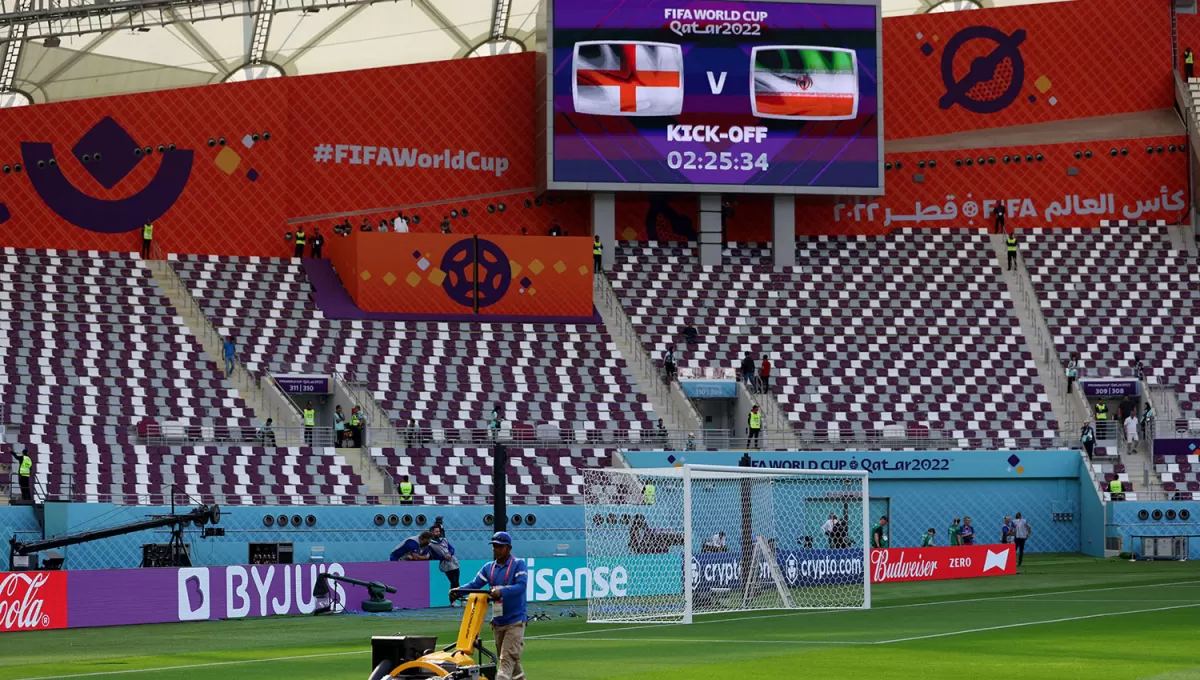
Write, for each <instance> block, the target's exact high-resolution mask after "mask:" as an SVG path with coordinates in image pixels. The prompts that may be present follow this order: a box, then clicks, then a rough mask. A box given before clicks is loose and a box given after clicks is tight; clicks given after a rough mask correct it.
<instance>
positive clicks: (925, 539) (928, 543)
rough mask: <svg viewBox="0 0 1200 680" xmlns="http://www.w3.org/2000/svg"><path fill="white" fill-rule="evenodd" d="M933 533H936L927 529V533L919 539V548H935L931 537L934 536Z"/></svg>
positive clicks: (931, 528)
mask: <svg viewBox="0 0 1200 680" xmlns="http://www.w3.org/2000/svg"><path fill="white" fill-rule="evenodd" d="M934 533H936V532H935V531H934V530H933V527H930V528H929V531H926V532H925V535H924V536H922V537H921V547H922V548H933V547H935V546H934V545H933V535H934Z"/></svg>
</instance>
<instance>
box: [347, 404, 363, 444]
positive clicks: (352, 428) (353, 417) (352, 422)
mask: <svg viewBox="0 0 1200 680" xmlns="http://www.w3.org/2000/svg"><path fill="white" fill-rule="evenodd" d="M361 423H362V420H361V419H360V418H359V415H358V407H357V406H353V407H351V408H350V418H349V419H347V420H346V430H347V431H348V432H349V433H350V446H352V447H354V448H356V449H357V448H361V447H362V444H360V443H359V441H360V439H359V438H360V437H361V436H362V435H361V434H360V432H361V430H360V428H359V425H360V424H361Z"/></svg>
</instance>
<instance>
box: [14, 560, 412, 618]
mask: <svg viewBox="0 0 1200 680" xmlns="http://www.w3.org/2000/svg"><path fill="white" fill-rule="evenodd" d="M323 572H328V573H330V574H336V575H339V576H349V577H350V578H355V579H359V580H362V581H379V582H381V583H386V584H388V585H391V586H395V587H396V589H397V590H398V592H397V593H395V594H394V595H388V597H389V599H391V600H392V602H393V603H394V604H395V607H396V608H397V609H424V608H426V607H428V606H429V567H428V565H426V564H421V563H416V562H355V563H347V564H339V563H336V562H335V563H333V564H329V565H315V564H275V565H257V566H229V567H189V568H179V569H102V570H82V571H43V572H11V573H3V572H0V632H11V631H21V630H49V629H55V628H89V627H94V626H124V625H131V624H140V623H171V622H176V621H210V620H216V619H242V618H251V617H260V616H282V615H289V614H291V615H296V614H311V613H313V611H314V609H315V607H316V598H315V597H313V586H314V585H315V584H316V580H317V576H318V575H319V574H321V573H323ZM329 588H330V591H331V594H332V596H333V598H334V600H335V601H337V602H340V603H341V604H342V605H343V607H344V608H345V610H347V611H357V610H359V609H360V605H361V602H362V601H363V600H365V599H367V592H366V589H365V588H362V587H360V586H353V585H347V584H343V583H337V582H336V581H331V582H330V583H329Z"/></svg>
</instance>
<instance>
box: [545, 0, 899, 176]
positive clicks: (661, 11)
mask: <svg viewBox="0 0 1200 680" xmlns="http://www.w3.org/2000/svg"><path fill="white" fill-rule="evenodd" d="M879 11H880V10H879V5H878V3H871V2H860V3H857V4H855V3H834V2H820V1H818V2H787V1H785V2H756V1H755V2H703V1H689V0H589V1H588V2H577V1H575V0H554V2H551V3H547V13H548V16H547V25H548V26H550V27H551V29H550V31H549V41H548V49H547V58H546V67H547V71H548V73H547V82H548V83H549V84H550V85H549V87H548V92H547V98H548V100H549V101H548V102H547V110H546V116H547V125H548V130H549V131H548V134H547V135H546V138H547V145H548V148H547V167H546V181H547V185H548V187H549V188H551V189H578V190H588V191H621V190H625V191H664V190H671V191H694V192H721V191H730V190H731V188H734V187H736V188H737V190H738V191H739V192H751V193H772V194H808V193H812V194H854V195H864V194H872V195H876V194H881V193H883V168H882V160H883V125H882V117H881V115H880V113H881V112H880V108H879V101H880V93H881V91H882V90H881V86H880V83H881V79H880V71H881V70H882V69H881V63H882V61H881V58H880V50H879V46H880V43H881V32H880V25H881V22H880V13H879Z"/></svg>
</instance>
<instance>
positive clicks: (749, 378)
mask: <svg viewBox="0 0 1200 680" xmlns="http://www.w3.org/2000/svg"><path fill="white" fill-rule="evenodd" d="M742 381H743V382H745V383H746V389H748V390H750V391H751V392H755V391H757V390H756V389H755V388H756V386H757V383H758V381H757V380H755V379H754V358H753V357H751V356H750V353H749V352H746V356H744V357H742Z"/></svg>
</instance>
